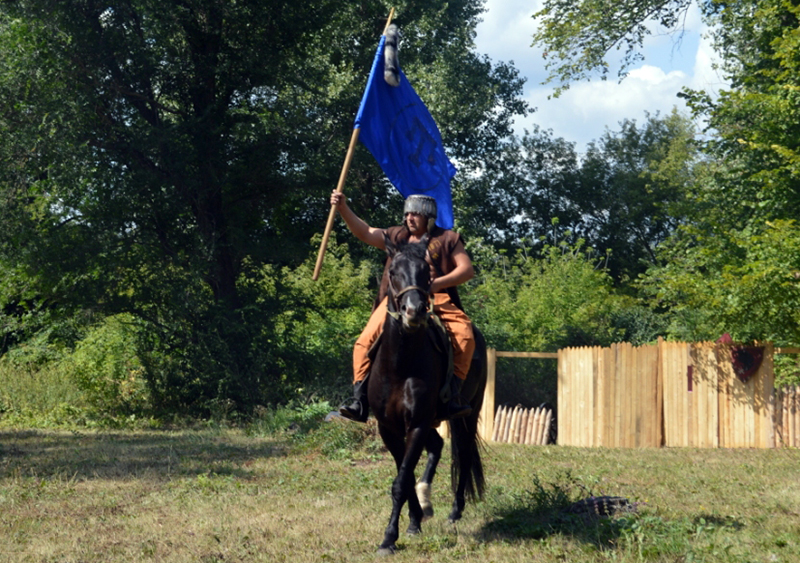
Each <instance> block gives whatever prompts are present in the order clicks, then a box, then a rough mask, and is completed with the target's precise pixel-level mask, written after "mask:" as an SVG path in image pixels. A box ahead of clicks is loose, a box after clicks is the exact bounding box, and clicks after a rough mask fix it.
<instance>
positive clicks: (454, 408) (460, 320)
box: [434, 293, 475, 419]
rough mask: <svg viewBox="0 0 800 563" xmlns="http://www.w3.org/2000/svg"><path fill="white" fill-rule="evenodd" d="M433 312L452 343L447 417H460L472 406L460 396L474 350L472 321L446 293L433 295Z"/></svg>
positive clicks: (467, 413) (469, 411) (466, 414)
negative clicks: (453, 375) (451, 373)
mask: <svg viewBox="0 0 800 563" xmlns="http://www.w3.org/2000/svg"><path fill="white" fill-rule="evenodd" d="M434 312H435V313H436V314H437V315H438V316H439V318H440V319H441V320H442V322H443V323H444V326H445V328H446V329H447V332H448V334H449V335H450V341H451V342H452V344H453V371H454V373H455V377H452V378H451V379H450V384H451V386H452V387H451V391H450V402H448V403H447V418H450V419H453V418H461V417H464V416H468V415H470V414H471V413H472V407H470V406H469V404H467V403H466V401H464V399H463V398H462V397H461V385H462V383H463V382H464V380H465V379H466V378H467V373H468V372H469V367H470V364H471V363H472V355H473V353H474V352H475V336H474V335H473V333H472V323H471V322H470V320H469V317H467V315H466V313H464V311H462V310H461V309H459V308H458V307H456V306H455V305H454V304H453V303H452V301H450V296H449V295H447V294H446V293H437V294H436V295H434Z"/></svg>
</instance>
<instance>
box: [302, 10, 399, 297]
mask: <svg viewBox="0 0 800 563" xmlns="http://www.w3.org/2000/svg"><path fill="white" fill-rule="evenodd" d="M392 17H394V8H392V9H391V10H389V17H388V18H387V19H386V26H385V27H384V28H383V35H386V30H387V29H389V25H390V24H391V23H392ZM359 131H361V129H358V128H357V129H353V134H352V135H351V136H350V146H349V147H348V148H347V155H346V156H345V157H344V165H342V172H341V173H340V174H339V183H338V184H336V191H337V192H338V193H342V192H343V191H344V182H345V179H346V178H347V172H348V171H349V170H350V163H351V162H352V161H353V153H354V152H355V150H356V144H358V134H359ZM335 219H336V206H334V205H331V211H330V213H328V222H327V224H326V225H325V233H324V234H323V235H322V243H321V244H320V245H319V253H318V254H317V264H316V265H315V266H314V275H312V276H311V279H312V280H314V281H317V279H318V278H319V271H320V270H321V269H322V261H323V260H324V258H325V249H326V248H327V247H328V239H329V238H330V236H331V230H332V229H333V221H334V220H335Z"/></svg>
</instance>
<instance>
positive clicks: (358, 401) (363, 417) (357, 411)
mask: <svg viewBox="0 0 800 563" xmlns="http://www.w3.org/2000/svg"><path fill="white" fill-rule="evenodd" d="M339 414H341V415H342V416H343V417H345V418H348V419H350V420H355V421H356V422H366V421H367V417H368V416H369V403H368V402H367V380H366V379H362V380H361V381H357V382H355V383H354V384H353V399H352V401H350V403H349V404H348V403H347V402H345V403H343V404H342V406H340V407H339Z"/></svg>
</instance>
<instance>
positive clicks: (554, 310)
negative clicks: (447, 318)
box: [465, 242, 627, 352]
mask: <svg viewBox="0 0 800 563" xmlns="http://www.w3.org/2000/svg"><path fill="white" fill-rule="evenodd" d="M494 258H495V262H494V264H492V265H491V266H489V267H486V266H484V268H485V269H484V270H483V271H482V272H481V274H480V276H478V283H477V284H476V285H475V286H474V287H473V288H472V289H471V290H470V293H469V297H468V298H467V299H466V300H465V301H466V303H465V307H466V309H467V310H468V311H469V312H470V315H471V316H472V317H473V319H474V320H475V321H476V322H477V323H478V324H479V326H481V327H484V326H485V327H486V329H485V332H486V336H487V340H488V341H489V344H490V345H491V346H495V347H507V348H509V349H517V350H537V351H542V352H555V351H556V350H558V349H559V348H563V347H566V346H592V345H605V344H608V343H610V342H614V341H616V339H617V338H618V337H619V336H620V331H619V330H618V329H616V328H615V327H614V326H612V323H611V319H612V317H613V314H614V313H615V312H616V311H618V310H620V309H621V308H622V307H624V306H625V304H626V303H627V301H626V300H625V299H624V298H621V297H617V296H616V295H615V293H614V291H613V285H612V281H611V278H610V277H609V276H608V274H606V273H605V272H604V271H603V270H602V268H601V266H602V262H601V261H602V258H601V257H600V256H598V255H597V254H595V253H594V252H593V251H592V250H591V249H585V248H583V246H582V244H581V242H579V243H577V244H575V245H573V246H570V245H567V244H561V245H559V246H546V247H545V249H544V251H543V253H542V255H541V258H535V257H533V256H527V255H526V252H525V251H524V249H523V250H519V251H518V252H517V253H516V254H514V255H511V256H508V255H507V254H505V253H498V254H497V255H495V257H494ZM484 264H486V262H484Z"/></svg>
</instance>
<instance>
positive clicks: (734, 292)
mask: <svg viewBox="0 0 800 563" xmlns="http://www.w3.org/2000/svg"><path fill="white" fill-rule="evenodd" d="M687 232H689V230H688V229H687ZM686 238H691V237H689V236H687V237H686ZM686 238H683V239H680V240H676V241H675V243H674V244H673V245H671V246H670V247H669V251H668V252H669V256H668V261H667V262H668V263H667V265H666V266H664V267H662V268H657V269H654V270H653V271H652V272H651V273H650V274H649V275H648V276H647V277H646V278H645V279H644V281H643V287H644V289H645V290H646V291H649V292H650V293H651V294H652V295H653V296H654V297H655V298H656V299H658V300H659V302H660V305H661V306H663V307H666V308H669V309H670V310H672V311H673V312H674V320H673V322H672V324H671V326H670V328H669V333H670V335H671V336H672V337H674V338H677V339H685V340H690V341H691V340H716V339H717V338H719V337H720V336H721V335H722V334H723V333H725V332H727V333H729V334H730V335H731V336H732V337H733V338H734V340H736V341H740V342H747V341H752V340H766V341H771V342H774V343H775V344H776V345H779V346H780V345H784V346H785V345H793V344H794V343H796V342H799V341H800V315H799V314H798V311H800V285H798V281H797V280H798V275H800V274H798V272H800V230H799V229H798V226H797V224H796V223H795V222H794V221H775V222H773V223H769V224H766V225H764V229H763V231H761V232H759V233H757V234H755V233H753V231H752V230H750V229H747V230H745V231H743V232H729V233H727V236H723V235H722V234H721V233H720V235H718V236H716V237H714V238H713V239H710V238H706V237H704V236H702V235H701V234H697V235H696V239H699V240H696V242H695V240H689V241H687V240H686Z"/></svg>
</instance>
